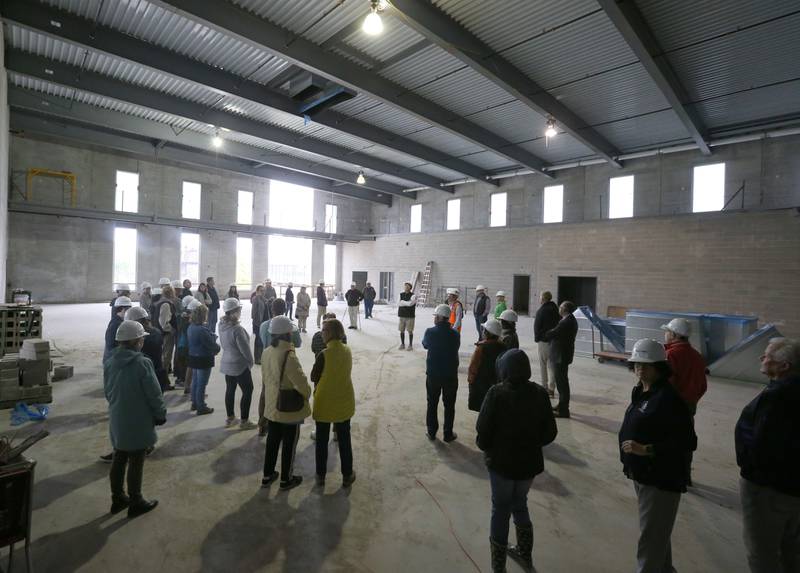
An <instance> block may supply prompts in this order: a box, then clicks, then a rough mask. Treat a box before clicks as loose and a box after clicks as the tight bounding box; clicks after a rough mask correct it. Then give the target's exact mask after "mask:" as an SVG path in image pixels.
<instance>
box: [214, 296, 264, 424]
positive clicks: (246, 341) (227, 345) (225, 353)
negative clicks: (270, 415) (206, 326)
mask: <svg viewBox="0 0 800 573" xmlns="http://www.w3.org/2000/svg"><path fill="white" fill-rule="evenodd" d="M222 312H224V313H225V316H223V317H222V320H220V321H219V343H220V346H222V359H221V360H220V363H219V370H220V372H222V373H223V374H224V375H225V386H226V389H225V409H226V410H227V413H228V419H227V420H226V421H225V427H227V428H230V427H232V426H233V425H235V424H236V422H237V421H238V422H239V429H240V430H252V429H254V428H256V424H254V423H253V422H251V421H250V403H251V401H252V399H253V376H252V374H251V373H250V369H251V368H252V367H253V353H252V351H251V350H250V335H249V334H248V333H247V330H246V329H245V328H244V327H243V326H242V325H241V323H240V322H241V318H242V303H241V302H239V300H238V299H235V298H228V299H225V301H223V303H222ZM237 386H238V387H239V388H240V389H241V390H242V399H241V401H240V402H239V411H240V413H241V420H237V419H236V414H235V410H234V405H235V400H236V387H237Z"/></svg>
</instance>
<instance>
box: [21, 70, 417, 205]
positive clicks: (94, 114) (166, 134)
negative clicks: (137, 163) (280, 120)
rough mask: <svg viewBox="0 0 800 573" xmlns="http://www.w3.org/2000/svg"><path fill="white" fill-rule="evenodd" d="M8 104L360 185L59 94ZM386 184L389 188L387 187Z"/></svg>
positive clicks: (328, 170) (395, 189)
mask: <svg viewBox="0 0 800 573" xmlns="http://www.w3.org/2000/svg"><path fill="white" fill-rule="evenodd" d="M8 104H9V105H10V106H11V107H13V108H14V109H21V110H30V111H33V112H35V113H37V114H46V115H55V116H56V117H60V118H63V119H66V120H69V121H72V122H76V123H79V124H88V125H94V126H97V127H100V128H108V129H111V130H114V131H118V132H122V133H128V134H132V135H135V136H139V137H145V138H147V139H149V140H153V141H156V142H159V143H157V144H156V147H157V148H158V149H160V148H161V147H164V145H166V144H167V143H172V144H174V145H179V146H182V147H191V148H193V149H196V150H198V151H201V152H213V155H214V156H215V157H216V156H218V155H223V156H227V157H235V158H238V159H246V160H247V161H249V162H254V163H256V164H257V165H258V164H262V165H272V166H275V167H279V168H286V169H288V170H291V171H297V172H298V173H302V174H306V175H312V176H315V177H322V178H325V179H332V180H334V181H336V182H339V183H342V184H345V185H349V186H350V187H347V188H348V189H352V188H353V187H356V186H355V185H353V177H352V174H351V173H350V172H349V171H345V170H342V169H336V168H335V167H327V166H325V165H319V164H317V165H312V164H309V163H308V162H307V161H305V160H304V159H297V158H294V157H290V156H288V155H283V154H280V153H276V152H274V151H271V150H267V149H259V148H257V147H253V146H252V145H246V144H244V143H239V142H236V141H231V140H226V141H225V143H224V145H223V147H222V148H221V149H220V150H212V149H210V148H209V136H208V135H205V134H203V133H198V132H196V131H191V130H188V129H184V130H182V131H179V132H176V131H175V130H174V129H173V128H172V126H170V125H167V124H164V123H159V122H157V121H150V120H148V119H142V118H139V117H135V116H132V115H127V114H123V113H119V112H117V111H113V110H108V109H103V108H98V107H96V106H92V105H89V104H85V103H80V102H77V101H73V100H66V99H64V98H59V97H57V96H51V95H46V94H41V93H37V92H34V91H30V90H25V89H22V88H18V87H14V86H11V87H10V88H9V92H8ZM384 187H385V188H384ZM357 188H358V189H364V191H367V190H368V189H369V190H374V191H378V192H379V194H380V193H386V194H394V195H397V194H401V193H402V196H404V197H408V198H409V199H414V198H415V197H416V193H413V192H407V193H403V189H402V188H401V187H399V186H397V185H393V184H391V183H386V182H383V181H380V180H377V179H374V178H372V177H369V178H368V179H367V183H366V184H364V185H358V186H357ZM368 196H369V194H364V195H360V196H359V198H364V197H368Z"/></svg>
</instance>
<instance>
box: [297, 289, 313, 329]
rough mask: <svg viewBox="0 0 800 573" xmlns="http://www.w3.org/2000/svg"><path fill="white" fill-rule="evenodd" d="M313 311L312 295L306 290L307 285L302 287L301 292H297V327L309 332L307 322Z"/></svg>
mask: <svg viewBox="0 0 800 573" xmlns="http://www.w3.org/2000/svg"><path fill="white" fill-rule="evenodd" d="M310 312H311V296H309V294H308V293H307V292H306V287H305V285H303V286H301V287H300V292H299V293H297V311H296V313H295V318H297V327H298V328H299V329H300V332H308V331H307V330H306V323H307V321H308V315H309V313H310Z"/></svg>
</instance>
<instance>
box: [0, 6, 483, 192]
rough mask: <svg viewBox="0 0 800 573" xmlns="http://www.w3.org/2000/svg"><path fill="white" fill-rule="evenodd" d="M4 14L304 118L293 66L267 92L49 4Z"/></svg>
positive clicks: (390, 141) (383, 134) (458, 167)
mask: <svg viewBox="0 0 800 573" xmlns="http://www.w3.org/2000/svg"><path fill="white" fill-rule="evenodd" d="M0 11H1V12H2V15H3V17H4V18H5V19H7V20H9V21H11V22H14V23H16V24H18V25H20V26H23V27H25V28H29V29H31V30H34V31H36V32H38V33H42V34H46V35H48V36H52V37H54V38H58V39H61V40H64V41H67V42H71V43H74V44H78V45H80V46H82V47H85V48H87V49H90V50H93V51H97V52H103V53H105V54H109V55H111V56H115V57H118V58H123V59H125V60H128V61H131V62H134V63H136V64H139V65H143V66H147V67H149V68H151V69H154V70H156V71H159V72H162V73H165V74H169V75H172V76H175V77H178V78H182V79H185V80H188V81H191V82H195V83H198V84H202V85H204V86H207V87H208V88H210V89H212V90H215V91H216V92H217V93H218V94H220V95H222V96H226V95H230V96H236V97H241V98H244V99H247V100H249V101H252V102H255V103H258V104H261V105H265V106H267V107H271V108H273V109H277V110H279V111H283V112H285V113H289V114H292V115H302V114H301V113H300V112H299V106H298V104H297V102H295V101H294V100H293V99H292V98H291V97H289V96H288V95H286V94H284V93H282V92H280V91H279V90H277V89H275V88H277V87H278V86H279V85H282V84H283V83H285V82H286V81H288V80H289V79H291V78H292V77H294V76H295V75H297V74H298V73H299V72H300V71H301V70H300V69H298V68H297V67H296V66H294V65H291V66H289V67H288V68H287V69H286V70H284V71H283V72H281V73H280V74H279V75H278V77H279V78H280V79H279V80H276V81H277V82H279V83H276V84H274V85H273V83H272V82H270V86H272V87H267V86H264V85H262V84H259V83H257V82H254V81H251V80H248V79H246V78H243V77H241V76H237V75H235V74H232V73H230V72H227V71H225V70H222V69H220V68H216V67H213V66H208V65H206V64H203V63H202V62H199V61H197V60H193V59H191V58H188V57H185V56H182V55H180V54H177V53H175V52H172V51H170V50H167V49H166V48H162V47H159V46H156V45H154V44H152V43H149V42H145V41H143V40H139V39H137V38H134V37H133V36H129V35H127V34H123V33H121V32H118V31H116V30H113V29H111V28H108V27H106V26H101V25H96V24H95V23H93V22H91V21H89V20H86V19H85V18H81V17H79V16H76V15H74V14H69V13H68V12H64V11H62V10H59V9H56V8H51V7H48V6H45V5H44V4H40V3H31V2H27V1H25V0H8V1H6V2H4V3H3V4H2V7H0ZM311 121H312V122H313V123H318V124H320V125H324V126H327V127H330V128H332V129H336V130H338V131H341V132H343V133H347V134H349V135H352V136H355V137H359V138H361V139H364V140H366V141H369V142H372V143H374V144H376V145H380V146H382V147H386V148H387V149H392V150H394V151H399V152H401V153H404V154H406V155H410V156H412V157H417V158H419V159H421V160H423V161H426V162H429V163H432V164H434V165H439V166H441V167H445V168H447V169H450V170H453V171H456V172H457V173H460V174H462V175H468V176H470V177H474V178H476V179H485V178H486V173H485V172H484V170H483V169H481V168H480V167H477V166H475V165H472V164H470V163H468V162H467V161H464V160H462V159H458V158H457V157H453V156H451V155H448V154H446V153H443V152H441V151H439V150H437V149H434V148H432V147H429V146H427V145H424V144H422V143H418V142H416V141H414V140H412V139H409V138H407V137H403V136H401V135H399V134H396V133H392V132H390V131H388V130H385V129H381V128H379V127H376V126H373V125H370V124H368V123H365V122H362V121H359V120H357V119H354V118H352V117H349V116H346V115H344V114H342V113H339V112H337V111H334V110H332V109H328V110H324V111H322V112H320V113H317V114H315V115H314V116H313V117H312V118H311ZM390 175H397V173H390ZM398 176H400V175H398Z"/></svg>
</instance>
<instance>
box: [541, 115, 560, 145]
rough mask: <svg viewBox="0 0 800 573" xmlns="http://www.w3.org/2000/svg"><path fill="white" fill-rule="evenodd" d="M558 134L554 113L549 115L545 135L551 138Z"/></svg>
mask: <svg viewBox="0 0 800 573" xmlns="http://www.w3.org/2000/svg"><path fill="white" fill-rule="evenodd" d="M556 135H558V131H556V120H555V118H554V117H553V116H552V115H549V116H547V126H546V128H545V130H544V136H545V137H546V138H548V139H550V138H551V137H555V136H556Z"/></svg>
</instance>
